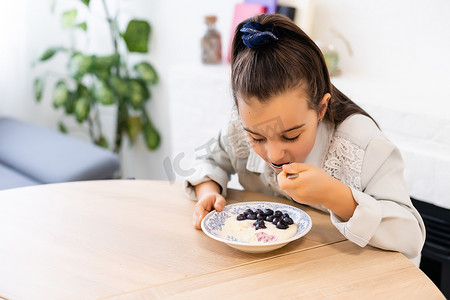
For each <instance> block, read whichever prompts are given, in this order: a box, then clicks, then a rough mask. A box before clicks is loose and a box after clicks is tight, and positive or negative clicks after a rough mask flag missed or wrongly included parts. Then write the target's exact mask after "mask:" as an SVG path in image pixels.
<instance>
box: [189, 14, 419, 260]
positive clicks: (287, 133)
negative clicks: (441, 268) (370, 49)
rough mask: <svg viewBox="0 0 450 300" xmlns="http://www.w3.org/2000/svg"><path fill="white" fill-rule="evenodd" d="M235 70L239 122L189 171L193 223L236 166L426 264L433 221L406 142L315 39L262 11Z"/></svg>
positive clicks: (242, 175)
mask: <svg viewBox="0 0 450 300" xmlns="http://www.w3.org/2000/svg"><path fill="white" fill-rule="evenodd" d="M231 68H232V73H231V80H232V90H233V97H234V100H235V104H236V105H235V110H234V113H233V116H232V120H231V122H230V124H229V126H228V127H227V128H225V129H224V130H223V131H222V132H221V133H220V134H219V136H218V138H217V143H216V144H215V145H213V146H212V149H210V150H211V151H209V155H207V156H205V157H202V158H201V159H198V160H197V163H196V166H195V168H194V169H195V173H194V174H193V175H191V176H189V177H188V178H186V190H187V193H188V195H189V196H190V197H191V198H193V199H195V198H196V199H197V200H198V202H197V205H196V209H195V212H194V216H193V217H194V218H193V223H194V226H195V227H196V228H200V222H201V220H202V219H203V217H204V216H205V215H206V214H207V213H208V212H209V211H211V210H212V209H216V210H217V211H221V210H222V209H223V207H224V206H225V204H226V200H225V197H226V192H227V183H228V181H229V178H230V175H231V174H234V173H237V174H238V177H239V182H240V183H241V185H242V186H243V187H244V188H245V189H246V190H249V191H254V192H262V193H266V194H271V195H275V196H281V197H286V198H289V199H292V200H294V201H296V202H299V203H302V204H307V205H310V206H314V207H317V208H321V209H325V210H328V211H329V213H330V216H331V221H332V223H333V224H334V225H335V226H336V227H337V229H338V230H339V231H340V232H341V233H342V234H343V235H344V236H345V237H346V238H347V239H348V240H350V241H352V242H354V243H355V244H357V245H359V246H361V247H364V246H365V245H367V244H369V245H372V246H375V247H379V248H382V249H388V250H395V251H399V252H401V253H403V254H404V255H405V256H407V257H408V258H410V259H413V260H414V262H415V263H416V264H418V260H419V259H420V252H421V250H422V247H423V243H424V240H425V227H424V224H423V221H422V219H421V217H420V215H419V214H418V212H417V210H416V209H415V208H414V207H413V205H412V204H411V200H410V198H409V195H408V191H407V189H406V187H405V182H404V178H403V161H402V158H401V155H400V153H399V150H398V149H397V148H396V147H395V146H394V145H393V144H392V143H391V142H390V141H389V140H388V139H387V138H386V137H385V136H384V135H383V133H382V132H381V131H380V129H379V128H378V126H377V124H376V122H375V121H374V120H373V119H372V118H371V117H370V116H369V115H368V114H367V113H366V112H365V111H364V110H363V109H361V108H360V107H359V106H358V105H356V104H355V103H354V102H352V101H351V100H350V99H349V98H347V97H346V96H345V95H344V94H343V93H341V92H340V91H339V90H338V89H337V88H336V87H334V86H333V85H332V84H331V82H330V77H329V74H328V70H327V67H326V64H325V60H324V57H323V55H322V53H321V51H320V50H319V48H318V47H317V46H316V44H315V43H314V42H313V41H312V40H311V39H310V38H309V37H308V36H307V35H306V34H305V33H304V32H303V31H302V30H301V29H300V28H298V27H297V26H296V25H295V24H294V23H293V22H291V21H290V20H289V19H288V18H286V17H283V16H281V15H259V16H256V17H253V18H251V19H249V20H246V21H244V22H242V23H241V24H239V25H238V27H237V29H236V33H235V36H234V40H233V44H232V58H231Z"/></svg>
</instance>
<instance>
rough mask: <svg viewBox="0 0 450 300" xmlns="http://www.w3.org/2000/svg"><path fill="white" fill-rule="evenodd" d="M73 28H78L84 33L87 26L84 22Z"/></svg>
mask: <svg viewBox="0 0 450 300" xmlns="http://www.w3.org/2000/svg"><path fill="white" fill-rule="evenodd" d="M75 27H76V28H80V29H81V30H83V31H84V32H86V31H87V24H86V22H83V23H79V24H77V25H75Z"/></svg>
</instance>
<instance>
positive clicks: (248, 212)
mask: <svg viewBox="0 0 450 300" xmlns="http://www.w3.org/2000/svg"><path fill="white" fill-rule="evenodd" d="M252 213H254V211H253V210H251V209H250V208H249V209H247V210H246V211H244V214H246V215H249V214H252Z"/></svg>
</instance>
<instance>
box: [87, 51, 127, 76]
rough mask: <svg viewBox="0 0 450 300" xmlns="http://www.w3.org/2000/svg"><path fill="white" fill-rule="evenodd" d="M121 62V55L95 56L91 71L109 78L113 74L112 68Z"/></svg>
mask: <svg viewBox="0 0 450 300" xmlns="http://www.w3.org/2000/svg"><path fill="white" fill-rule="evenodd" d="M119 63H120V55H119V54H113V55H108V56H93V61H92V67H91V71H92V72H93V73H94V74H95V75H97V76H98V77H99V78H102V79H107V78H109V77H110V76H111V69H112V68H113V67H115V66H118V65H119Z"/></svg>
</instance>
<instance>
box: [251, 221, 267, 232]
mask: <svg viewBox="0 0 450 300" xmlns="http://www.w3.org/2000/svg"><path fill="white" fill-rule="evenodd" d="M253 225H254V226H255V230H258V229H264V228H267V227H266V224H265V223H264V221H263V220H257V221H256V222H255V223H253Z"/></svg>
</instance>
